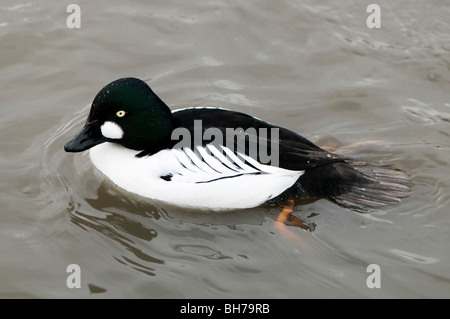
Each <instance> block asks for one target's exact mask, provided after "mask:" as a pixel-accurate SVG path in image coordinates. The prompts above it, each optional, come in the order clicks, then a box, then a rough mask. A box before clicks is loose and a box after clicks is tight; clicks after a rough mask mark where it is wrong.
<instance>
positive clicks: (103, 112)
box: [64, 78, 173, 153]
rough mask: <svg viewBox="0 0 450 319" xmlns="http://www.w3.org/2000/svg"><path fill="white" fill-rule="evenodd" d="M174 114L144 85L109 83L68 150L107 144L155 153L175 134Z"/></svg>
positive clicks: (129, 81)
mask: <svg viewBox="0 0 450 319" xmlns="http://www.w3.org/2000/svg"><path fill="white" fill-rule="evenodd" d="M172 129H173V128H172V113H171V111H170V109H169V108H168V107H167V105H166V104H165V103H164V102H163V101H162V100H161V99H160V98H159V97H158V96H157V95H156V94H155V93H153V91H152V90H151V89H150V87H149V86H148V85H147V84H146V83H145V82H144V81H141V80H139V79H136V78H122V79H118V80H116V81H114V82H111V83H109V84H108V85H106V86H105V87H104V88H103V89H101V90H100V92H99V93H98V94H97V96H96V97H95V99H94V101H93V102H92V106H91V110H90V113H89V116H88V118H87V121H86V124H85V125H84V127H83V128H82V130H81V132H80V133H78V134H77V135H76V136H75V137H74V138H73V139H72V140H71V141H69V142H68V143H67V144H66V145H65V146H64V150H65V151H66V152H82V151H85V150H88V149H90V148H91V147H94V146H96V145H98V144H101V143H104V142H112V143H117V144H120V145H122V146H124V147H126V148H129V149H133V150H137V151H145V152H147V153H152V152H153V151H152V150H153V149H155V151H156V149H157V148H158V147H160V145H162V144H163V143H164V142H165V141H166V140H167V139H170V135H171V132H172Z"/></svg>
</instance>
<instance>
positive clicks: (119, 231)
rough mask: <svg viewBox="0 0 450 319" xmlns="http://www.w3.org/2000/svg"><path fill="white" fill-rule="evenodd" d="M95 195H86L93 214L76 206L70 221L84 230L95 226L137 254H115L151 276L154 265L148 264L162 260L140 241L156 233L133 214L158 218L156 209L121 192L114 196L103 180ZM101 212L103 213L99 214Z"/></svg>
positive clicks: (149, 238)
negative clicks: (120, 194)
mask: <svg viewBox="0 0 450 319" xmlns="http://www.w3.org/2000/svg"><path fill="white" fill-rule="evenodd" d="M97 195H98V196H97V198H95V199H86V202H87V203H88V204H89V205H90V206H91V207H92V208H94V209H95V215H92V214H89V213H88V212H86V211H83V210H82V209H76V210H74V211H73V212H72V213H71V215H70V218H71V221H72V222H73V223H74V224H75V225H76V226H78V227H80V228H81V229H83V230H85V231H88V232H90V231H92V230H94V231H96V232H97V233H99V234H102V235H104V236H106V237H108V238H110V239H113V240H114V241H115V242H117V243H119V244H120V245H121V246H123V247H124V248H125V249H126V251H129V252H131V253H132V254H133V255H134V257H136V259H135V258H130V257H127V256H125V255H123V254H122V253H121V256H120V257H117V256H115V257H114V258H115V259H116V260H117V261H118V262H120V263H122V264H124V265H129V266H130V267H132V268H133V269H136V270H138V271H141V272H143V273H146V274H148V275H151V276H154V268H152V267H150V266H148V264H152V263H156V264H163V263H164V261H163V260H161V259H158V258H155V257H152V256H151V255H150V254H149V252H150V249H145V251H144V250H143V249H142V248H139V244H140V243H139V242H140V241H143V242H145V243H146V245H148V243H150V242H151V241H152V240H153V239H154V238H156V237H157V235H158V233H157V232H156V230H154V229H152V228H149V227H147V226H146V225H144V224H143V223H141V222H139V221H137V220H136V219H135V218H136V217H145V218H149V219H159V218H161V214H160V212H159V211H158V209H157V208H156V207H154V206H151V205H144V204H142V203H139V202H134V201H133V200H130V199H128V198H126V197H123V196H117V193H116V192H115V191H114V189H111V188H108V187H105V183H102V185H101V187H100V188H99V190H98V193H97ZM130 208H132V209H130ZM100 212H103V213H104V214H103V215H100V214H99V213H100ZM128 212H131V213H132V215H130V216H127V215H128V214H127V213H128ZM138 240H139V242H138ZM146 247H149V246H146ZM143 262H144V263H143Z"/></svg>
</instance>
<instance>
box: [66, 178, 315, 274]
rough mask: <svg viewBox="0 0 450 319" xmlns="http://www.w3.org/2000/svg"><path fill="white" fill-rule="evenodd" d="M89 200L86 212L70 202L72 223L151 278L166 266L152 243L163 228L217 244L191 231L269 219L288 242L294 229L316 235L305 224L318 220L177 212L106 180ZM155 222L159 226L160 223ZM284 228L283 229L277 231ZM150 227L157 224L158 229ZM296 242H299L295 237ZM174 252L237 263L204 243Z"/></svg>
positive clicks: (263, 211)
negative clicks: (110, 243)
mask: <svg viewBox="0 0 450 319" xmlns="http://www.w3.org/2000/svg"><path fill="white" fill-rule="evenodd" d="M85 201H86V203H87V205H88V208H86V207H83V206H84V205H83V203H81V204H78V207H75V206H74V204H73V203H71V204H72V205H71V206H72V207H71V209H70V210H71V214H70V219H71V222H72V223H73V224H74V225H76V226H78V227H80V228H81V229H83V230H84V231H86V232H89V233H92V232H93V231H94V232H95V233H98V234H101V235H103V236H105V237H107V238H108V239H112V240H114V242H116V243H118V244H120V246H121V247H123V248H125V250H123V249H122V248H120V249H119V250H114V251H112V250H111V251H108V252H107V253H109V254H112V255H113V258H114V259H115V260H116V261H118V262H119V263H121V264H123V265H127V266H129V267H131V268H133V269H135V270H137V271H140V272H142V273H145V274H147V275H150V276H155V275H156V270H155V267H154V266H155V264H159V265H163V264H165V260H164V259H163V258H161V257H160V256H158V257H155V255H158V252H154V251H153V248H154V246H153V247H152V245H151V242H152V241H153V240H154V239H155V238H156V237H157V236H158V231H157V230H156V229H158V228H161V230H162V231H164V232H167V233H170V234H173V235H175V236H176V237H178V238H182V237H186V238H199V239H201V238H203V239H206V240H207V241H213V240H214V238H215V236H214V234H212V233H211V232H204V231H199V230H198V229H196V230H195V231H194V230H193V229H192V228H193V227H194V226H201V227H202V228H205V227H206V228H208V229H209V230H214V229H217V227H221V226H224V227H226V228H227V229H229V230H231V231H238V232H242V229H241V227H240V226H239V225H263V224H264V223H265V222H267V218H269V220H273V229H274V230H280V231H281V232H285V233H286V234H288V235H287V236H286V237H288V238H289V236H292V234H293V232H292V231H291V230H290V229H291V228H292V229H295V228H296V227H299V228H302V229H304V230H308V231H311V232H312V231H314V229H315V223H312V222H306V220H307V219H309V218H312V217H314V216H317V215H318V214H313V215H312V216H308V217H296V216H294V215H293V214H295V213H293V214H292V215H290V217H289V218H286V219H285V220H277V217H278V215H279V213H280V212H281V210H282V209H281V207H279V206H275V207H273V206H269V205H266V206H263V207H259V208H256V209H247V210H241V211H230V212H226V213H217V212H199V211H194V210H185V209H179V208H178V209H177V208H174V207H170V208H168V209H164V208H161V207H158V206H155V205H152V204H151V203H149V202H148V201H146V200H145V201H144V200H139V199H138V198H134V197H133V195H131V194H130V193H126V192H124V191H122V190H120V189H118V188H117V187H116V186H114V185H112V184H111V183H110V182H109V181H107V180H106V181H103V182H102V183H101V184H100V186H99V188H98V189H97V197H96V198H86V199H85ZM155 221H158V223H157V224H155V223H154V222H155ZM161 222H169V229H164V226H163V225H161ZM280 224H283V227H277V225H280ZM149 225H153V227H154V228H153V227H150V226H149ZM155 228H156V229H155ZM295 240H299V239H298V238H297V237H296V238H295ZM157 245H158V244H157ZM159 245H161V244H159ZM171 249H172V250H173V252H176V253H177V255H179V256H180V258H184V259H187V260H188V259H189V257H187V256H188V255H190V256H195V257H196V258H198V257H202V258H206V259H210V260H226V259H233V258H235V257H232V256H229V255H227V254H225V253H223V252H221V251H220V250H218V249H217V248H214V246H211V247H210V246H207V245H200V244H174V245H173V246H172V248H171ZM126 252H131V254H132V255H131V256H127V254H126ZM163 257H164V256H163Z"/></svg>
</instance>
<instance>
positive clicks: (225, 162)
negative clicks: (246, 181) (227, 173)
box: [206, 144, 240, 172]
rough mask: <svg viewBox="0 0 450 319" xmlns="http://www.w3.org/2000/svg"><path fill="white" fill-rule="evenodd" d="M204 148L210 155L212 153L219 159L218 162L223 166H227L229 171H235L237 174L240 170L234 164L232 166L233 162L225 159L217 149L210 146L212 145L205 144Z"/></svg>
mask: <svg viewBox="0 0 450 319" xmlns="http://www.w3.org/2000/svg"><path fill="white" fill-rule="evenodd" d="M206 147H207V148H208V149H209V150H210V151H211V153H212V154H213V155H214V156H215V157H217V158H218V159H219V161H220V162H221V163H222V164H223V165H225V166H227V167H228V168H229V169H231V170H233V171H235V172H237V171H239V170H240V168H239V167H238V166H237V165H236V164H234V163H233V162H231V161H230V160H229V159H228V158H226V157H225V156H224V155H223V153H222V152H221V151H219V150H218V149H217V147H215V146H214V145H212V144H207V145H206Z"/></svg>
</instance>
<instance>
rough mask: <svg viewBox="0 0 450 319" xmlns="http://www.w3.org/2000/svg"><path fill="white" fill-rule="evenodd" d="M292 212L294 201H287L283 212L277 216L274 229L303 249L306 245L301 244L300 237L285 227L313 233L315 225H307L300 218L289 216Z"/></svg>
mask: <svg viewBox="0 0 450 319" xmlns="http://www.w3.org/2000/svg"><path fill="white" fill-rule="evenodd" d="M293 210H294V200H293V199H289V200H288V201H287V204H286V205H285V206H284V207H283V211H282V212H281V213H280V215H279V216H278V218H277V220H276V222H275V225H274V228H275V229H277V230H279V231H280V232H281V234H282V235H283V236H285V237H287V238H289V239H291V240H293V241H294V242H296V243H298V244H299V245H300V246H302V247H305V246H306V245H305V244H304V243H303V242H302V240H301V239H300V237H299V236H298V235H297V234H296V233H295V232H293V231H292V230H290V229H289V228H288V227H286V226H294V227H300V228H302V229H305V230H309V231H314V228H315V224H314V223H312V224H308V223H306V222H304V221H303V220H301V219H300V218H298V217H295V216H294V215H292V214H291V213H292V211H293Z"/></svg>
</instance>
